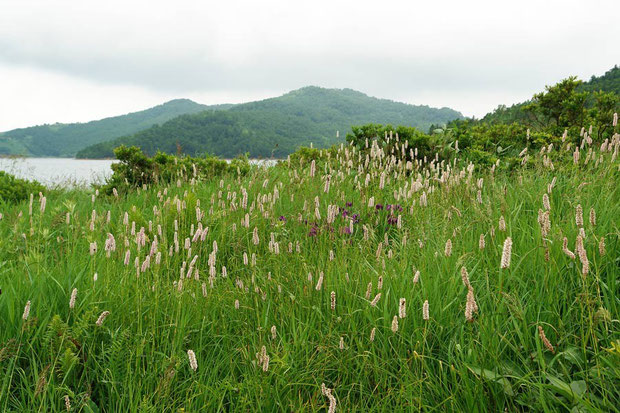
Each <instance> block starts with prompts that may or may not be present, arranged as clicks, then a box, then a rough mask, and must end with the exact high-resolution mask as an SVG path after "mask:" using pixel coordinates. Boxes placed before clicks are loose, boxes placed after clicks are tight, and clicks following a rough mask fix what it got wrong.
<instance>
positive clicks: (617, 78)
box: [482, 66, 620, 126]
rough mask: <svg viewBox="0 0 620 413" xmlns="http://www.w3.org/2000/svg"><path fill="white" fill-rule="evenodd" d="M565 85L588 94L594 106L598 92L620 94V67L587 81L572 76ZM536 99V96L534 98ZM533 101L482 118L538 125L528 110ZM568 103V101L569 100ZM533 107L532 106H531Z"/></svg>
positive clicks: (494, 121)
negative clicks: (577, 79)
mask: <svg viewBox="0 0 620 413" xmlns="http://www.w3.org/2000/svg"><path fill="white" fill-rule="evenodd" d="M565 82H566V83H565V85H564V86H569V87H574V91H575V92H578V93H579V92H585V93H587V94H588V97H589V99H588V101H587V102H586V104H587V106H589V107H591V106H593V103H594V102H595V96H596V94H597V92H598V93H601V92H602V93H603V94H606V93H607V94H609V93H611V94H614V95H615V96H616V97H617V96H620V68H619V67H618V66H614V67H613V68H612V69H610V70H608V71H607V72H605V74H604V75H602V76H598V77H597V76H592V77H591V78H590V80H589V81H587V82H583V83H582V82H580V81H576V79H575V78H570V79H567V80H566V81H565ZM534 99H536V97H535V98H534ZM530 103H531V101H528V102H523V103H517V104H515V105H512V106H510V107H507V106H505V105H500V106H498V107H497V109H495V110H494V111H493V112H491V113H489V114H487V115H486V116H485V117H483V118H482V122H484V123H513V122H519V123H523V124H528V125H538V126H539V123H540V120H539V119H536V118H535V117H534V116H533V115H532V113H531V111H529V110H528V107H529V105H530ZM567 103H568V102H567ZM529 108H531V107H529Z"/></svg>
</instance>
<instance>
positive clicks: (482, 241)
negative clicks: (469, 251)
mask: <svg viewBox="0 0 620 413" xmlns="http://www.w3.org/2000/svg"><path fill="white" fill-rule="evenodd" d="M484 247H485V242H484V234H480V240H478V248H479V249H481V250H483V249H484Z"/></svg>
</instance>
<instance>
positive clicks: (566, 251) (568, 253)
mask: <svg viewBox="0 0 620 413" xmlns="http://www.w3.org/2000/svg"><path fill="white" fill-rule="evenodd" d="M562 252H564V254H566V256H568V258H570V259H571V260H574V259H575V254H573V252H572V251H571V250H569V249H568V239H567V238H566V237H564V241H563V243H562Z"/></svg>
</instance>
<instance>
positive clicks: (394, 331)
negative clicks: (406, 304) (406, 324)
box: [392, 315, 398, 333]
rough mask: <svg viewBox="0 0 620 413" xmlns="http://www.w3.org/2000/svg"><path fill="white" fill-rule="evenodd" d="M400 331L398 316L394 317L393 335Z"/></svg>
mask: <svg viewBox="0 0 620 413" xmlns="http://www.w3.org/2000/svg"><path fill="white" fill-rule="evenodd" d="M397 331H398V316H396V315H395V316H394V318H393V319H392V333H396V332H397Z"/></svg>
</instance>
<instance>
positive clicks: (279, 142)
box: [77, 86, 462, 158]
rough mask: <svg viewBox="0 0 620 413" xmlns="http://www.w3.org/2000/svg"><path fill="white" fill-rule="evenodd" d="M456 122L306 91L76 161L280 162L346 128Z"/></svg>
mask: <svg viewBox="0 0 620 413" xmlns="http://www.w3.org/2000/svg"><path fill="white" fill-rule="evenodd" d="M459 118H462V115H461V114H460V113H459V112H457V111H454V110H452V109H448V108H441V109H436V108H430V107H428V106H414V105H408V104H405V103H399V102H394V101H391V100H386V99H377V98H374V97H369V96H367V95H365V94H363V93H361V92H357V91H354V90H351V89H324V88H319V87H314V86H309V87H304V88H302V89H298V90H294V91H292V92H290V93H287V94H285V95H283V96H280V97H277V98H272V99H266V100H262V101H257V102H251V103H245V104H241V105H236V106H234V107H232V108H231V109H230V110H227V111H205V112H201V113H197V114H192V115H185V116H179V117H178V118H175V119H172V120H170V121H169V122H166V123H164V124H163V125H159V126H153V127H152V128H149V129H147V130H144V131H141V132H138V133H136V134H134V135H131V136H125V137H121V138H118V139H115V140H113V141H110V142H104V143H100V144H97V145H93V146H91V147H88V148H85V149H84V150H82V151H80V152H79V153H78V154H77V156H78V157H83V158H104V157H112V156H113V152H112V151H113V149H114V148H115V147H117V146H119V145H121V144H125V145H135V146H139V147H140V148H142V150H144V151H145V152H146V153H149V154H154V153H155V152H156V151H158V150H160V151H163V152H167V153H177V152H182V153H186V154H190V155H195V154H199V153H205V152H208V153H212V154H216V155H218V156H223V157H234V156H236V155H239V154H243V153H246V152H249V153H250V156H253V157H271V156H275V157H284V156H286V155H287V154H289V153H291V152H293V151H294V150H296V149H297V148H298V147H300V146H302V145H310V143H312V144H314V146H318V147H326V146H329V145H331V144H334V143H337V142H344V136H345V135H346V134H347V132H349V131H350V129H351V125H356V124H360V123H368V122H374V123H391V124H398V125H406V126H415V127H418V128H421V129H424V130H427V129H428V128H429V127H430V126H431V125H433V124H445V123H447V122H449V121H451V120H454V119H459ZM337 135H339V136H337Z"/></svg>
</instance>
